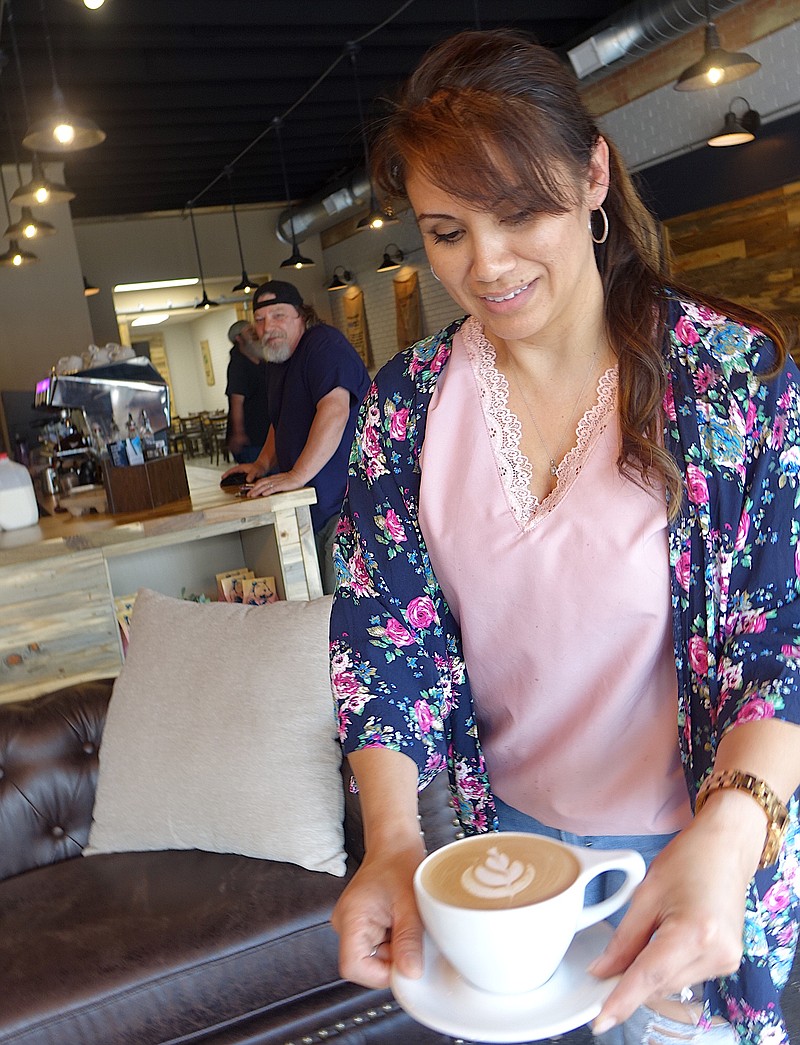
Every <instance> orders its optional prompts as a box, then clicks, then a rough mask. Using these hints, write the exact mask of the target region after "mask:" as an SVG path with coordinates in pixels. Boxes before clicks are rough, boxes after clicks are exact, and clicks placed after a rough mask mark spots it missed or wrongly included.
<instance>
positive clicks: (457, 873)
mask: <svg viewBox="0 0 800 1045" xmlns="http://www.w3.org/2000/svg"><path fill="white" fill-rule="evenodd" d="M578 870H579V868H578V862H577V860H576V859H575V857H574V856H573V855H572V853H571V852H569V850H568V849H567V848H566V847H565V846H563V845H561V844H560V843H557V842H553V841H551V840H550V839H548V838H542V837H540V836H539V835H530V834H524V833H519V832H508V831H506V832H502V831H501V832H497V833H494V832H493V833H492V834H485V835H477V836H474V837H472V838H467V839H464V840H463V841H462V842H458V843H453V844H452V845H450V846H445V847H444V849H442V850H440V851H439V852H438V853H434V854H432V856H431V858H430V859H429V861H428V862H427V864H426V867H425V871H424V875H423V881H424V883H425V888H426V889H427V890H428V891H429V892H430V893H431V895H432V896H434V897H436V899H438V900H441V901H443V902H444V903H448V904H454V905H455V906H456V907H467V908H472V909H475V910H501V909H503V908H514V907H524V906H525V905H526V904H531V903H538V902H539V901H540V900H546V899H548V898H549V897H552V896H557V895H558V893H560V892H563V891H564V889H567V888H569V886H570V885H572V883H573V882H574V881H575V879H576V878H577V876H578Z"/></svg>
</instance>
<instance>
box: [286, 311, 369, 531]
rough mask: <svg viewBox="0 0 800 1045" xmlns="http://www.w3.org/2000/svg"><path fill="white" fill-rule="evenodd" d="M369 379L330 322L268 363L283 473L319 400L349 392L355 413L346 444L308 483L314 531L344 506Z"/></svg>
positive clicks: (297, 452)
mask: <svg viewBox="0 0 800 1045" xmlns="http://www.w3.org/2000/svg"><path fill="white" fill-rule="evenodd" d="M369 383H370V378H369V374H368V373H367V368H366V367H365V366H364V363H363V362H362V360H361V357H360V356H359V354H358V353H357V352H356V350H355V349H354V348H353V346H352V345H351V344H350V342H349V341H348V340H347V338H346V337H345V336H344V334H342V333H340V332H339V331H338V330H337V329H336V328H335V327H332V326H328V324H327V323H319V324H317V325H316V326H313V327H311V328H310V329H309V330H307V331H306V332H305V334H303V336H302V337H301V338H300V343H299V344H298V346H297V348H296V349H295V350H294V352H293V353H292V355H291V356H290V357H289V359H287V361H286V362H285V363H268V364H267V410H268V413H269V421H270V424H271V425H272V426H273V428H274V429H275V452H276V455H277V458H278V468H279V470H280V471H282V472H286V471H288V470H289V469H290V468H291V467H292V466H293V464H294V463H295V461H296V460H297V458H298V457H299V456H300V453H301V452H302V450H303V447H304V446H305V445H306V441H307V439H308V433H309V432H310V430H311V424H312V422H313V420H314V415H315V413H316V410H317V403H319V401H320V399H322V398H324V396H326V395H327V394H328V393H329V392H332V391H333V390H334V388H346V389H347V391H348V392H349V393H350V415H349V417H348V419H347V425H346V426H345V430H344V433H343V434H342V439H341V442H340V443H339V446H338V447H337V449H336V452H335V453H334V455H333V457H331V459H330V460H329V461H328V463H327V464H326V465H325V466H324V467H323V468H322V469H321V471H319V472H318V473H317V474H316V475H315V476H314V478H313V479H312V480H311V482H310V483H309V486H313V487H314V489H315V490H316V492H317V503H316V504H312V505H311V522H312V525H313V527H314V531H315V532H317V531H319V530H321V529H322V527H323V526H324V525H325V523H326V522H327V521H328V520H329V519H330V518H331V516H333V515H338V514H339V512H340V511H341V510H342V501H343V500H344V495H345V491H346V489H347V466H348V463H349V459H350V446H351V444H352V442H353V434H354V432H355V426H356V416H357V414H358V408H359V406H360V405H361V400H362V399H363V398H364V396H365V395H366V393H367V389H368V388H369Z"/></svg>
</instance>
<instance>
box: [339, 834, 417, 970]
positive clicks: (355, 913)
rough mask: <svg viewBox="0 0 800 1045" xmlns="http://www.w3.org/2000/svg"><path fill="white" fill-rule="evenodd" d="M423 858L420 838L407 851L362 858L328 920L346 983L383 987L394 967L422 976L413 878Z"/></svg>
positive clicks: (387, 852) (385, 851)
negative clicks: (337, 946) (332, 929)
mask: <svg viewBox="0 0 800 1045" xmlns="http://www.w3.org/2000/svg"><path fill="white" fill-rule="evenodd" d="M424 856H425V850H424V847H423V845H422V841H421V839H420V841H419V843H418V844H416V845H411V846H410V847H408V848H406V849H402V850H383V851H382V852H380V853H379V854H377V855H373V856H370V855H369V854H368V855H367V856H366V857H365V858H364V861H363V863H362V864H361V867H360V868H359V869H358V871H357V872H356V874H355V876H354V878H353V880H352V881H351V882H350V884H349V885H348V887H347V888H346V889H345V891H344V892H343V893H342V895H341V897H340V898H339V902H338V903H337V905H336V908H335V910H334V912H333V918H332V919H331V920H332V922H333V927H334V929H335V930H336V932H337V933H338V934H339V969H340V972H341V974H342V976H344V978H345V979H346V980H352V981H353V982H354V983H360V984H361V985H362V986H364V987H372V988H383V987H387V986H388V985H389V974H390V971H391V967H392V965H395V966H397V968H398V970H399V971H400V972H402V973H403V974H404V975H405V976H409V977H412V978H414V979H416V978H417V977H419V976H421V975H422V923H421V922H420V920H419V914H418V913H417V906H416V903H415V901H414V891H413V887H412V879H413V877H414V871H415V870H416V868H417V865H418V864H419V863H420V861H421V860H422V859H423V857H424Z"/></svg>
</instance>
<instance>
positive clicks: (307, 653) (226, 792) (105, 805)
mask: <svg viewBox="0 0 800 1045" xmlns="http://www.w3.org/2000/svg"><path fill="white" fill-rule="evenodd" d="M330 603H331V600H330V597H329V596H325V597H323V598H321V599H316V600H315V601H313V602H278V603H273V604H271V605H267V606H244V605H239V604H235V603H194V602H184V601H182V600H180V599H172V598H168V597H167V596H165V595H159V594H158V593H157V592H154V591H148V590H146V589H143V590H142V591H140V592H139V593H138V596H137V599H136V604H135V607H134V610H133V619H132V622H131V636H130V646H129V648H128V654H127V658H126V661H125V665H124V667H123V669H122V672H121V674H120V676H119V678H118V679H117V681H116V683H115V685H114V691H113V694H112V697H111V703H110V705H109V710H108V718H107V721H106V725H105V729H104V731H103V741H102V746H101V750H100V769H99V777H98V783H97V797H96V800H95V806H94V822H93V825H92V829H91V833H90V835H89V844H88V846H87V847H86V849H85V850H84V855H88V856H90V855H92V854H95V853H107V852H121V851H132V850H151V849H206V850H210V851H211V852H220V853H240V854H242V855H244V856H255V857H261V858H264V859H269V860H280V861H286V862H289V863H295V864H299V865H300V866H301V867H307V868H309V869H310V870H315V871H328V872H330V873H331V874H334V875H339V876H341V875H343V874H344V871H345V854H344V834H343V828H342V818H343V806H344V800H343V795H342V783H341V776H340V762H341V755H340V750H339V745H338V743H337V741H336V724H335V718H334V711H333V703H332V700H331V689H330V680H329V675H328V619H329V616H330Z"/></svg>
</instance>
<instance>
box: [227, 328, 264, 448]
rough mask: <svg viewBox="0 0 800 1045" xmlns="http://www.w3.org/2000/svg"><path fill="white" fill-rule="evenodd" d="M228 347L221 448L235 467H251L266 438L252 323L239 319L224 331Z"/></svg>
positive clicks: (261, 372) (259, 354)
mask: <svg viewBox="0 0 800 1045" xmlns="http://www.w3.org/2000/svg"><path fill="white" fill-rule="evenodd" d="M228 340H229V341H230V342H231V344H232V346H233V347H232V348H231V354H230V359H229V361H228V372H227V384H226V386H225V395H226V396H227V397H228V430H227V432H226V435H225V444H226V446H227V447H228V449H229V450H230V452H231V454H232V455H233V459H234V461H236V462H237V463H239V464H243V463H244V464H251V463H252V462H253V461H255V459H256V458H257V457H258V454H259V452H260V450H261V447H262V446H263V445H264V440H265V439H266V438H267V431H268V429H269V422H268V421H267V383H266V378H265V376H264V375H265V371H266V367H267V364H266V363H265V362H264V357H263V354H262V350H261V341H260V339H259V338H258V336H257V335H256V332H255V329H254V327H253V324H252V323H248V322H247V320H244V319H240V320H239V321H238V322H237V323H234V324H233V326H231V327H230V329H229V330H228Z"/></svg>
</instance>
